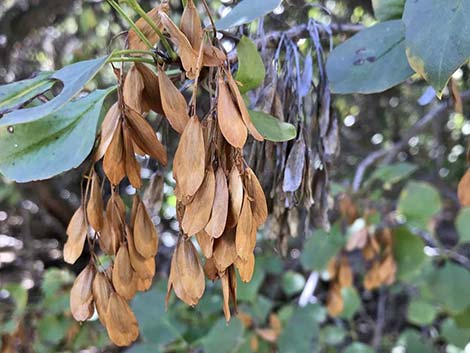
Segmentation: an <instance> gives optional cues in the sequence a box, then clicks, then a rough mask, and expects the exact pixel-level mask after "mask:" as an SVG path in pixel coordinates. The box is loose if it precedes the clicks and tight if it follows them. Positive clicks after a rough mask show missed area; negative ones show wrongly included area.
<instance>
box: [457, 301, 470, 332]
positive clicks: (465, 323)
mask: <svg viewBox="0 0 470 353" xmlns="http://www.w3.org/2000/svg"><path fill="white" fill-rule="evenodd" d="M454 320H455V323H456V324H457V326H459V327H462V328H468V329H470V306H468V307H467V308H466V309H465V310H464V311H461V312H460V313H458V314H456V315H454Z"/></svg>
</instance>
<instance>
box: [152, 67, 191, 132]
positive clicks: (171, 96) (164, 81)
mask: <svg viewBox="0 0 470 353" xmlns="http://www.w3.org/2000/svg"><path fill="white" fill-rule="evenodd" d="M158 77H159V80H158V82H159V89H160V92H161V101H162V108H163V112H164V115H165V117H166V118H167V120H168V122H169V123H170V125H171V127H172V128H173V129H175V130H176V131H177V132H178V133H180V134H182V133H183V131H184V128H185V126H186V124H187V123H188V121H189V115H188V105H187V104H186V99H184V96H183V94H182V93H181V92H180V91H179V89H178V88H176V86H175V85H174V83H173V82H172V81H171V80H170V79H169V78H168V76H167V75H166V73H165V71H164V70H163V69H162V68H161V67H160V66H159V67H158Z"/></svg>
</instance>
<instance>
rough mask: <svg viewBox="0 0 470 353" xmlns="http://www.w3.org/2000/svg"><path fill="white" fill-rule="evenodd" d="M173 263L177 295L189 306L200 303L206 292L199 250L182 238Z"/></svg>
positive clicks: (173, 280) (174, 284) (173, 278)
mask: <svg viewBox="0 0 470 353" xmlns="http://www.w3.org/2000/svg"><path fill="white" fill-rule="evenodd" d="M173 258H174V262H173V261H172V271H174V272H173V275H172V284H173V286H174V288H175V294H176V295H177V296H178V297H179V298H180V299H181V300H183V301H185V302H186V303H187V304H188V305H195V304H197V303H198V302H199V299H201V297H202V295H203V294H204V290H205V286H206V285H205V279H204V271H203V269H202V265H201V262H200V260H199V256H198V254H197V250H196V248H195V247H194V245H193V243H192V242H191V240H189V239H183V238H182V237H180V238H179V239H178V243H177V244H176V250H175V253H174V255H173Z"/></svg>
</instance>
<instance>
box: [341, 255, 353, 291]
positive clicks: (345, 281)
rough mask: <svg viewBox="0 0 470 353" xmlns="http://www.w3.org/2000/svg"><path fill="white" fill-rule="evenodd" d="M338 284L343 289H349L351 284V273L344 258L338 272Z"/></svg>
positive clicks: (346, 259)
mask: <svg viewBox="0 0 470 353" xmlns="http://www.w3.org/2000/svg"><path fill="white" fill-rule="evenodd" d="M338 283H339V285H340V286H341V288H343V287H351V286H352V284H353V272H352V269H351V266H350V265H349V260H348V258H347V257H346V256H343V258H342V259H341V263H340V265H339V270H338Z"/></svg>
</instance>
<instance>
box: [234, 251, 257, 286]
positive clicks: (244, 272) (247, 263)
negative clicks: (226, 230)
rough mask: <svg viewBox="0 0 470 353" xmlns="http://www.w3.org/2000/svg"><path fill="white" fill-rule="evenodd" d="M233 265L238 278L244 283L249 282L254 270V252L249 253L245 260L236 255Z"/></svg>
mask: <svg viewBox="0 0 470 353" xmlns="http://www.w3.org/2000/svg"><path fill="white" fill-rule="evenodd" d="M235 267H236V268H237V269H238V273H239V274H240V279H241V280H242V281H243V282H245V283H248V282H250V281H251V278H252V277H253V273H254V271H255V254H253V253H251V254H249V255H248V257H247V259H246V260H243V259H242V258H241V257H239V256H238V257H237V258H236V259H235Z"/></svg>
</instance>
